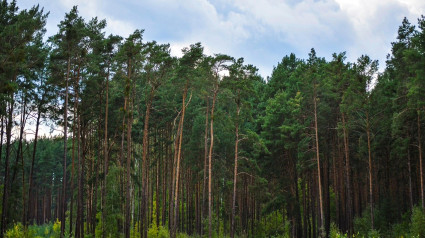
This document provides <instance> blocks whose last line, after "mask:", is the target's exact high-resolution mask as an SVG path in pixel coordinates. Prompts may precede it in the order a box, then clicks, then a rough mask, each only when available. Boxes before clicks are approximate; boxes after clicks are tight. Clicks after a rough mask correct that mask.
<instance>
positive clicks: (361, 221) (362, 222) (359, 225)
mask: <svg viewBox="0 0 425 238" xmlns="http://www.w3.org/2000/svg"><path fill="white" fill-rule="evenodd" d="M368 211H369V210H367V209H366V210H365V211H364V212H363V214H362V216H361V217H356V218H354V231H355V232H356V233H358V234H359V235H360V236H364V237H366V236H367V235H368V234H369V231H371V228H372V225H371V224H372V223H371V221H370V213H369V212H368Z"/></svg>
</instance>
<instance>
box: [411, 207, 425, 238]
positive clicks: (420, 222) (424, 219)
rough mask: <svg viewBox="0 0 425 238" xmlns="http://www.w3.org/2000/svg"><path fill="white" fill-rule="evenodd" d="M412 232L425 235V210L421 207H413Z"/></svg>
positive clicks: (415, 234) (412, 233) (418, 235)
mask: <svg viewBox="0 0 425 238" xmlns="http://www.w3.org/2000/svg"><path fill="white" fill-rule="evenodd" d="M410 233H411V235H412V236H417V237H420V238H424V237H425V212H424V210H423V209H422V208H420V207H415V208H413V211H412V218H411V224H410Z"/></svg>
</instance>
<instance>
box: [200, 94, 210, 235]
mask: <svg viewBox="0 0 425 238" xmlns="http://www.w3.org/2000/svg"><path fill="white" fill-rule="evenodd" d="M206 102H207V106H206V108H205V109H206V110H205V133H204V177H203V182H204V184H203V186H202V207H201V235H203V228H204V226H203V225H202V221H203V218H204V214H205V210H206V209H205V208H206V206H205V201H206V200H207V199H206V191H207V167H208V162H207V161H208V121H209V120H208V113H209V100H208V97H206Z"/></svg>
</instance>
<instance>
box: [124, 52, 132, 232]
mask: <svg viewBox="0 0 425 238" xmlns="http://www.w3.org/2000/svg"><path fill="white" fill-rule="evenodd" d="M126 81H127V85H126V94H127V95H126V97H127V101H128V110H127V111H125V113H126V114H127V161H126V189H125V227H124V236H125V238H129V237H130V226H131V217H130V203H131V202H130V190H131V184H130V162H131V123H132V111H131V107H132V106H131V105H132V104H131V100H130V87H131V59H129V60H128V73H127V79H126Z"/></svg>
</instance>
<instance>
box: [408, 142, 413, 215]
mask: <svg viewBox="0 0 425 238" xmlns="http://www.w3.org/2000/svg"><path fill="white" fill-rule="evenodd" d="M407 168H408V171H409V200H410V209H411V210H412V211H413V191H412V166H411V162H410V148H409V145H407Z"/></svg>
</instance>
